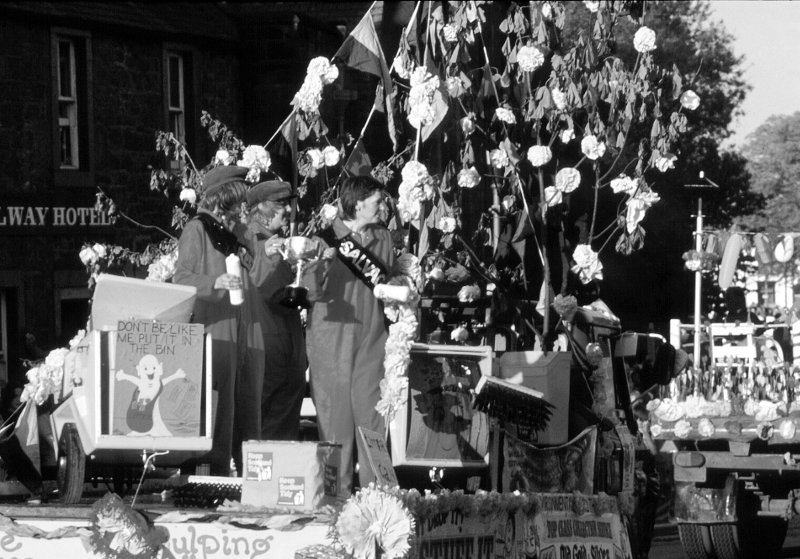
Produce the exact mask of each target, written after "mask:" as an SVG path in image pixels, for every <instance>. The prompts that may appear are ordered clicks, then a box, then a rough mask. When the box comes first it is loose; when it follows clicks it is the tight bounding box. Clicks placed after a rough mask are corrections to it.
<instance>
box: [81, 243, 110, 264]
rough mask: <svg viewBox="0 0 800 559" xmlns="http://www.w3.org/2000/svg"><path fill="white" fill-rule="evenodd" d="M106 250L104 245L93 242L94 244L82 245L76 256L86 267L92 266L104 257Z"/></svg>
mask: <svg viewBox="0 0 800 559" xmlns="http://www.w3.org/2000/svg"><path fill="white" fill-rule="evenodd" d="M107 254H108V251H106V247H105V245H101V244H100V243H95V244H94V245H83V248H82V249H81V251H80V253H79V254H78V256H79V257H80V259H81V262H83V265H84V266H86V267H87V268H91V267H93V266H94V265H95V264H97V262H98V261H99V260H102V259H103V258H105V257H106V255H107Z"/></svg>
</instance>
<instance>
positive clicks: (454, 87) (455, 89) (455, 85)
mask: <svg viewBox="0 0 800 559" xmlns="http://www.w3.org/2000/svg"><path fill="white" fill-rule="evenodd" d="M445 85H446V86H447V94H448V95H449V96H450V97H460V96H461V94H462V93H464V91H465V89H464V82H462V81H461V78H459V77H458V76H450V77H449V78H447V82H445Z"/></svg>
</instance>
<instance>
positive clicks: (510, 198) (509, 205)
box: [502, 194, 517, 211]
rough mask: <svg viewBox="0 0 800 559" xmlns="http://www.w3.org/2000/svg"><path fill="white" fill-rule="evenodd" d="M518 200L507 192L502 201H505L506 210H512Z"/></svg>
mask: <svg viewBox="0 0 800 559" xmlns="http://www.w3.org/2000/svg"><path fill="white" fill-rule="evenodd" d="M516 202H517V199H516V198H515V197H514V196H513V195H511V194H507V195H506V196H503V202H502V203H503V207H504V208H505V210H506V211H510V210H511V208H513V207H514V204H516Z"/></svg>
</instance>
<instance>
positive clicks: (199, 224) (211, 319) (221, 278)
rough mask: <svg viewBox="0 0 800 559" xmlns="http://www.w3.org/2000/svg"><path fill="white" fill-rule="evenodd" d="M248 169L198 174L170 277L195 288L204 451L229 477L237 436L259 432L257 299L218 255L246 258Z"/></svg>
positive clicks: (245, 279) (260, 311) (237, 453)
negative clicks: (211, 412) (206, 415)
mask: <svg viewBox="0 0 800 559" xmlns="http://www.w3.org/2000/svg"><path fill="white" fill-rule="evenodd" d="M247 173H248V169H247V168H246V167H239V166H236V165H229V166H220V167H215V168H213V169H211V170H210V171H208V172H207V173H206V174H205V175H204V176H203V198H202V200H201V202H200V207H199V208H198V210H197V215H196V216H195V217H194V218H193V219H191V220H189V222H188V223H187V224H186V226H185V227H184V228H183V232H182V233H181V238H180V242H179V245H178V262H177V263H176V266H175V275H174V277H173V281H174V282H175V283H177V284H181V285H192V286H194V287H196V288H197V298H196V300H195V305H194V322H197V323H201V324H203V325H204V326H205V331H206V333H207V334H209V335H210V336H211V342H212V374H213V382H214V389H215V390H216V391H217V396H218V400H217V414H216V420H215V422H214V438H213V443H212V447H211V453H210V465H211V473H212V474H213V475H218V476H219V475H221V476H228V475H230V461H231V458H233V459H234V461H235V462H236V466H237V469H238V470H240V471H241V458H242V449H241V443H242V441H246V440H251V439H257V438H258V437H259V435H260V432H259V431H260V429H259V425H260V414H261V401H260V398H259V395H260V393H261V388H262V385H263V381H264V332H263V330H262V324H263V322H264V318H263V317H264V315H265V314H266V311H265V310H264V306H263V303H262V302H261V300H260V298H259V295H258V292H257V291H256V289H255V288H254V287H253V283H252V281H251V280H250V277H249V275H248V274H246V273H243V274H242V277H241V278H240V277H239V276H236V275H233V274H228V273H227V268H226V266H225V258H226V257H227V256H228V255H230V254H235V255H238V256H239V258H240V259H241V260H242V262H243V271H244V269H245V267H246V266H247V265H248V261H249V260H250V258H249V255H248V254H247V250H246V247H245V245H244V241H245V230H246V229H245V227H244V225H243V224H242V223H241V221H240V219H239V212H240V211H241V207H242V203H243V202H244V200H245V195H246V193H247V183H246V182H245V177H246V176H247ZM234 289H241V290H242V292H243V295H244V302H243V303H242V304H241V305H232V304H231V301H230V296H229V294H228V293H229V291H231V290H234Z"/></svg>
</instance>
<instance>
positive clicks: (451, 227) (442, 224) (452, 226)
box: [439, 216, 456, 233]
mask: <svg viewBox="0 0 800 559" xmlns="http://www.w3.org/2000/svg"><path fill="white" fill-rule="evenodd" d="M439 229H441V230H442V232H443V233H452V232H453V231H455V230H456V218H454V217H449V216H446V217H443V218H441V219H440V220H439Z"/></svg>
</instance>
